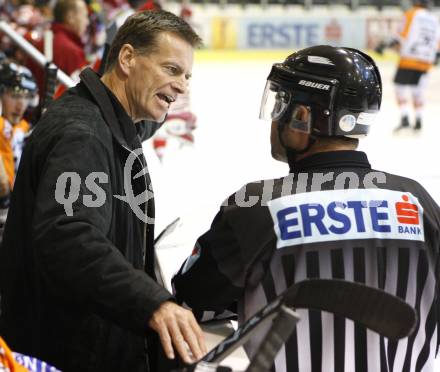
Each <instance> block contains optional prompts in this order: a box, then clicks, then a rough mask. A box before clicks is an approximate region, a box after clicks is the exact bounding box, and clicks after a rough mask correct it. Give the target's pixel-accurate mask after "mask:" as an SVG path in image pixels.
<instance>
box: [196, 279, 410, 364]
mask: <svg viewBox="0 0 440 372" xmlns="http://www.w3.org/2000/svg"><path fill="white" fill-rule="evenodd" d="M283 306H287V307H291V308H308V309H316V310H325V311H328V312H331V313H334V314H336V315H340V316H343V317H346V318H349V319H351V320H353V321H355V322H356V323H358V324H361V325H363V326H365V327H368V328H370V329H372V330H374V331H376V332H378V333H379V334H381V335H383V336H385V337H387V338H390V339H393V340H397V339H399V338H402V337H406V336H408V335H410V334H411V332H412V331H413V329H414V327H415V325H416V321H417V315H416V313H415V311H414V309H413V308H412V307H411V306H409V305H408V304H407V303H406V302H404V301H402V300H401V299H399V298H397V297H395V296H393V295H391V294H388V293H386V292H384V291H382V290H380V289H376V288H372V287H368V286H365V285H363V284H360V283H353V282H347V281H344V280H329V279H309V280H305V281H302V282H299V283H296V284H294V285H292V286H291V287H290V288H288V289H287V290H286V291H285V292H284V293H283V294H282V295H281V296H279V297H278V298H277V299H276V300H274V301H273V302H271V303H270V304H268V305H267V306H266V307H264V308H263V309H262V310H260V311H259V312H258V313H256V314H255V315H254V316H253V317H252V318H250V319H249V320H247V321H246V322H245V323H244V324H242V325H241V326H240V327H239V328H238V329H237V330H236V331H235V332H234V333H233V334H232V335H231V336H229V337H227V338H226V339H225V340H223V341H222V342H221V343H220V344H219V345H217V346H216V347H215V348H214V349H213V350H211V351H210V352H209V353H208V354H207V355H206V356H205V357H204V358H203V359H202V360H203V361H205V362H212V363H219V362H221V361H222V360H223V359H224V358H226V357H227V356H228V355H230V354H231V353H232V352H233V351H234V350H236V349H237V348H238V347H240V346H241V345H243V344H244V343H245V342H246V341H247V340H248V339H249V338H250V336H251V335H252V334H253V333H254V332H255V331H256V330H257V329H260V328H261V327H262V326H263V325H264V324H267V322H268V321H270V320H273V319H274V318H275V317H276V316H277V315H278V314H279V312H280V309H281V308H282V307H283ZM281 323H284V326H286V327H287V324H286V322H285V321H284V322H281ZM280 329H283V326H281V327H280ZM292 329H293V328H292ZM273 333H274V334H275V333H276V332H273ZM269 335H270V334H268V336H269ZM289 335H290V334H289ZM289 335H287V337H286V335H284V336H283V337H280V338H281V341H282V342H283V343H284V342H285V341H286V340H287V338H288V337H289ZM278 336H279V335H278ZM278 336H274V337H278ZM278 344H279V342H278ZM281 345H282V344H281ZM257 354H258V353H257ZM275 355H276V353H275ZM275 355H274V356H273V357H274V358H275Z"/></svg>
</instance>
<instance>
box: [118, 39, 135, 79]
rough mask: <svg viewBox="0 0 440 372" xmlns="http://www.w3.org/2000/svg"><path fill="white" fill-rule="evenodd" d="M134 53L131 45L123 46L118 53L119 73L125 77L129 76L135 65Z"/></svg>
mask: <svg viewBox="0 0 440 372" xmlns="http://www.w3.org/2000/svg"><path fill="white" fill-rule="evenodd" d="M134 57H135V51H134V48H133V46H132V45H130V44H124V45H123V46H122V47H121V50H120V51H119V56H118V62H119V67H120V69H121V71H122V72H123V73H124V75H125V76H128V75H129V74H130V70H131V69H132V67H133V66H134V64H135V59H134Z"/></svg>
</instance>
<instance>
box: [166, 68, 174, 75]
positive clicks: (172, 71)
mask: <svg viewBox="0 0 440 372" xmlns="http://www.w3.org/2000/svg"><path fill="white" fill-rule="evenodd" d="M166 69H167V70H168V72H170V73H171V74H173V75H175V74H176V73H177V68H176V67H174V66H166Z"/></svg>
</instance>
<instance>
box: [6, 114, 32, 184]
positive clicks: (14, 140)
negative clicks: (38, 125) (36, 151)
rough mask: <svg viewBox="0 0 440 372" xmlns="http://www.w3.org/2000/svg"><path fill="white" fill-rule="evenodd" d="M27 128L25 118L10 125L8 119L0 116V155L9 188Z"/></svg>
mask: <svg viewBox="0 0 440 372" xmlns="http://www.w3.org/2000/svg"><path fill="white" fill-rule="evenodd" d="M29 129H30V125H29V123H28V122H27V121H26V120H21V121H20V122H19V123H18V124H16V125H11V124H10V123H9V121H8V120H6V119H5V118H3V117H0V155H1V157H2V161H3V165H4V166H5V170H6V174H7V176H8V180H9V186H10V187H11V188H12V186H13V184H14V179H15V172H16V163H18V161H19V160H20V159H19V158H20V157H21V152H22V151H23V144H24V135H25V134H26V133H27V132H29Z"/></svg>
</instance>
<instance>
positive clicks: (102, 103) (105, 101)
mask: <svg viewBox="0 0 440 372" xmlns="http://www.w3.org/2000/svg"><path fill="white" fill-rule="evenodd" d="M79 77H80V79H81V82H82V83H83V84H84V86H85V87H86V88H87V90H88V91H89V93H90V94H91V95H92V97H93V99H94V100H95V102H96V104H97V105H98V107H99V109H100V111H101V114H102V116H103V117H104V120H105V121H106V122H107V124H108V126H109V127H110V130H111V132H112V134H113V136H114V137H115V139H116V140H117V141H118V142H119V143H120V144H121V145H122V146H123V147H128V148H130V149H132V150H135V149H136V148H137V147H138V146H136V145H135V143H136V141H134V139H135V138H136V128H135V124H134V123H133V121H131V119H130V118H129V117H128V115H126V117H127V119H126V120H124V121H123V122H120V121H119V120H118V118H120V117H121V116H122V113H121V111H120V109H118V107H115V104H119V102H118V101H117V99H116V97H115V98H114V99H112V98H111V97H110V96H109V93H110V92H109V91H107V88H106V87H105V85H104V84H103V83H102V82H101V80H100V79H99V75H98V74H96V73H95V72H94V71H93V70H92V69H91V68H86V69H84V70H83V71H82V72H81V74H80V75H79ZM114 100H116V102H114ZM122 110H123V109H122ZM125 114H126V113H125ZM122 125H125V127H126V128H125V127H124V128H121V126H122Z"/></svg>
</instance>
